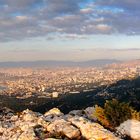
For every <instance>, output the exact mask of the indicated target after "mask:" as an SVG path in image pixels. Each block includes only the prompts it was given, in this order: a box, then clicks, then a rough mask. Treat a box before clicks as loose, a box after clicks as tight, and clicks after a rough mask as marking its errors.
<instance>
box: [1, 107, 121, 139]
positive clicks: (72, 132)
mask: <svg viewBox="0 0 140 140" xmlns="http://www.w3.org/2000/svg"><path fill="white" fill-rule="evenodd" d="M93 111H94V108H92V107H91V108H87V109H85V110H83V111H81V110H77V111H71V112H69V114H67V115H64V114H63V113H62V112H60V110H59V109H57V108H54V109H52V110H50V111H48V112H46V113H45V114H44V115H42V114H40V113H36V112H33V111H31V110H28V109H27V110H24V111H23V112H21V113H18V114H16V113H14V112H13V111H12V110H10V109H3V110H0V140H54V139H61V140H63V139H65V140H69V139H75V140H119V139H120V138H119V137H116V136H115V135H114V134H113V133H112V132H110V131H109V130H107V129H105V128H104V127H103V126H101V125H100V124H98V123H96V122H95V121H93V120H96V118H93V117H92V113H93Z"/></svg>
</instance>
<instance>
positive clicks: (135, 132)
mask: <svg viewBox="0 0 140 140" xmlns="http://www.w3.org/2000/svg"><path fill="white" fill-rule="evenodd" d="M117 130H118V131H119V132H120V133H121V134H123V135H127V136H129V137H131V138H132V139H133V140H140V122H139V121H137V120H127V121H125V122H123V123H122V124H121V125H120V126H119V127H118V128H117Z"/></svg>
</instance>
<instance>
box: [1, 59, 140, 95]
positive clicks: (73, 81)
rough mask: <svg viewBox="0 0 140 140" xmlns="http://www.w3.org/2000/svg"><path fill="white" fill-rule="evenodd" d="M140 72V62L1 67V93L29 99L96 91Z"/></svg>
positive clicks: (131, 77) (135, 75) (133, 76)
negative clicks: (104, 64) (50, 66)
mask: <svg viewBox="0 0 140 140" xmlns="http://www.w3.org/2000/svg"><path fill="white" fill-rule="evenodd" d="M139 75H140V61H134V62H125V63H120V64H111V65H106V66H104V67H89V68H80V67H61V68H59V67H57V68H0V77H1V78H0V94H1V95H7V96H16V98H28V97H31V96H40V97H52V98H53V97H58V96H59V95H61V94H67V93H80V92H86V91H92V90H94V89H95V88H96V87H99V86H103V85H106V86H107V85H110V84H112V83H115V82H117V81H119V80H122V79H133V78H135V77H137V76H139Z"/></svg>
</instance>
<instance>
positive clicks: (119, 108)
mask: <svg viewBox="0 0 140 140" xmlns="http://www.w3.org/2000/svg"><path fill="white" fill-rule="evenodd" d="M104 113H105V116H106V118H107V120H108V121H109V123H110V125H111V126H112V127H117V126H119V125H120V124H121V123H123V122H124V121H126V120H128V119H131V118H132V114H131V107H130V106H129V104H127V103H120V102H119V101H117V100H116V99H113V100H111V101H106V103H105V105H104Z"/></svg>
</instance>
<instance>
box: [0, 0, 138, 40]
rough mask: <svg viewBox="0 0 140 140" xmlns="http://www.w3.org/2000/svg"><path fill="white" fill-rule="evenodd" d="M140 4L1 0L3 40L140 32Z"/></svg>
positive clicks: (0, 35)
mask: <svg viewBox="0 0 140 140" xmlns="http://www.w3.org/2000/svg"><path fill="white" fill-rule="evenodd" d="M139 7H140V1H139V0H133V1H132V0H123V1H122V0H117V1H116V0H95V1H94V0H91V1H88V0H0V8H1V12H0V41H1V42H2V41H13V40H23V39H29V38H33V37H46V38H49V37H51V36H52V34H60V36H61V35H65V37H68V38H76V37H77V39H79V38H82V37H81V36H83V37H85V36H89V35H96V34H107V35H110V34H114V33H115V34H116V33H119V34H125V35H139V34H140V27H139V25H140V16H139V15H140V11H139ZM58 37H59V36H58ZM61 37H62V36H61ZM51 38H52V37H51Z"/></svg>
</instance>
